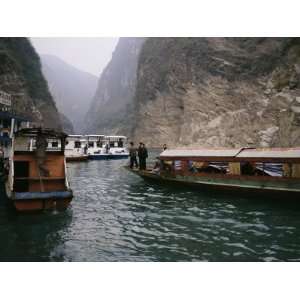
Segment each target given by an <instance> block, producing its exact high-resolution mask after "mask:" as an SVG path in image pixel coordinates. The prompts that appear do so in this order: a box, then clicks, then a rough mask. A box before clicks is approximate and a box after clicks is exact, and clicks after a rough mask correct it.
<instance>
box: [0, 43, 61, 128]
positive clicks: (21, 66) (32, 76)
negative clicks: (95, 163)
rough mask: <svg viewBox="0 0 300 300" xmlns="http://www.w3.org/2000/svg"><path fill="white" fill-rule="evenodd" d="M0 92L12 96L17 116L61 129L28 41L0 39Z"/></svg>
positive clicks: (39, 67) (39, 66)
mask: <svg viewBox="0 0 300 300" xmlns="http://www.w3.org/2000/svg"><path fill="white" fill-rule="evenodd" d="M0 90H3V91H5V92H7V93H9V94H11V95H12V96H13V109H14V111H15V112H16V113H19V114H22V115H24V116H26V117H30V118H31V119H32V120H33V121H34V122H36V123H38V124H40V125H41V126H44V127H52V128H57V129H60V128H61V123H60V118H59V114H58V111H57V109H56V105H55V102H54V101H53V99H52V96H51V94H50V92H49V90H48V85H47V82H46V81H45V79H44V77H43V75H42V72H41V64H40V59H39V56H38V55H37V54H36V52H35V50H34V48H33V47H32V45H31V43H30V42H29V40H28V39H27V38H0Z"/></svg>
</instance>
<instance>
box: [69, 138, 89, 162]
mask: <svg viewBox="0 0 300 300" xmlns="http://www.w3.org/2000/svg"><path fill="white" fill-rule="evenodd" d="M87 150H88V143H87V137H86V136H84V135H78V134H77V135H75V134H73V135H68V137H67V140H66V147H65V156H66V160H67V161H85V160H87V159H88V154H87Z"/></svg>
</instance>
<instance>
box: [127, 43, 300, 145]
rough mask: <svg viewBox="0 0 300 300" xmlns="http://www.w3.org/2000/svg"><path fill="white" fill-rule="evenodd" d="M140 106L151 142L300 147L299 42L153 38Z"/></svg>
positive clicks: (144, 55)
mask: <svg viewBox="0 0 300 300" xmlns="http://www.w3.org/2000/svg"><path fill="white" fill-rule="evenodd" d="M133 104H134V105H133V107H134V110H133V115H134V116H135V118H134V122H133V123H132V128H131V137H132V139H134V140H135V141H137V142H139V141H144V142H145V143H146V144H147V145H148V146H160V145H162V144H163V143H167V144H168V145H170V146H179V145H189V146H193V145H197V146H225V147H244V146H261V147H268V146H273V147H274V146H300V40H299V39H297V38H149V39H147V40H146V42H145V43H144V45H143V48H142V50H141V53H140V57H139V65H138V73H137V85H136V94H135V98H134V103H133Z"/></svg>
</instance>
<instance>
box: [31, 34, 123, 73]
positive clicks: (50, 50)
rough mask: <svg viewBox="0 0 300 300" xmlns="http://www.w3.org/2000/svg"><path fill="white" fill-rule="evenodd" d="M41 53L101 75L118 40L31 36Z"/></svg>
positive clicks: (115, 38)
mask: <svg viewBox="0 0 300 300" xmlns="http://www.w3.org/2000/svg"><path fill="white" fill-rule="evenodd" d="M30 40H31V42H32V44H33V46H34V47H35V49H36V51H37V52H38V53H39V54H51V55H55V56H58V57H59V58H61V59H62V60H64V61H65V62H67V63H69V64H71V65H73V66H74V67H76V68H78V69H80V70H82V71H86V72H89V73H91V74H94V75H96V76H98V77H99V76H100V74H101V72H102V70H103V69H104V68H105V66H106V65H107V63H108V62H109V60H110V59H111V56H112V53H113V51H114V49H115V46H116V44H117V42H118V38H117V37H113V38H109V37H102V38H87V37H83V38H80V37H79V38H62V37H59V38H52V37H46V38H31V39H30Z"/></svg>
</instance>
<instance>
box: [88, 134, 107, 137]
mask: <svg viewBox="0 0 300 300" xmlns="http://www.w3.org/2000/svg"><path fill="white" fill-rule="evenodd" d="M86 136H87V137H104V136H105V135H103V134H87V135H86Z"/></svg>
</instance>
